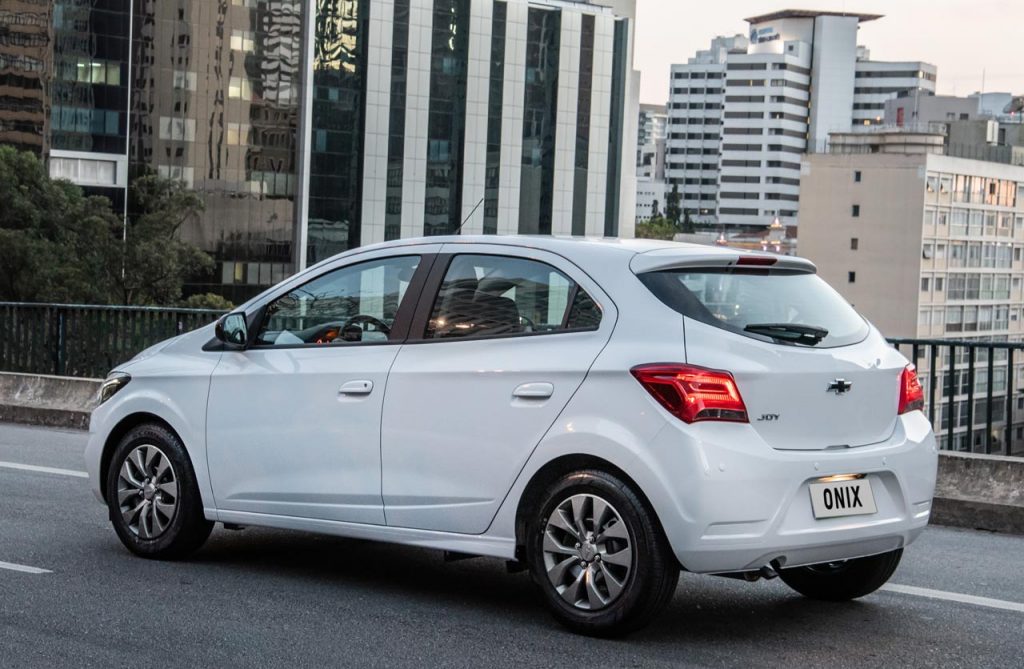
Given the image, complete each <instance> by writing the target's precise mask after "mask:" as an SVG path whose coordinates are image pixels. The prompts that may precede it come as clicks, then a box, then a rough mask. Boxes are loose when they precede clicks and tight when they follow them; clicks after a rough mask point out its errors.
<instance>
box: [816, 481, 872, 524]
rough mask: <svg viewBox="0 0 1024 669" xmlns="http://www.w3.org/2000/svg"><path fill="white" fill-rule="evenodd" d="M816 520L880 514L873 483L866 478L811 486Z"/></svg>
mask: <svg viewBox="0 0 1024 669" xmlns="http://www.w3.org/2000/svg"><path fill="white" fill-rule="evenodd" d="M811 507H813V509H814V517H815V518H837V517H839V516H860V515H867V514H871V513H878V508H877V507H876V506H875V497H874V495H872V494H871V482H870V481H868V480H867V479H866V478H859V479H852V480H848V481H828V482H824V483H812V484H811Z"/></svg>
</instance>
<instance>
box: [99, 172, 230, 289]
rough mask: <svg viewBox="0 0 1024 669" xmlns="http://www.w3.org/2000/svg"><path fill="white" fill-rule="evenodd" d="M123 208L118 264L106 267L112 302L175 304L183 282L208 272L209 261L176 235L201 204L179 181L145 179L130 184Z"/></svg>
mask: <svg viewBox="0 0 1024 669" xmlns="http://www.w3.org/2000/svg"><path fill="white" fill-rule="evenodd" d="M128 209H129V211H130V212H132V214H131V216H130V218H129V221H128V228H127V230H126V231H125V241H124V244H123V246H124V255H123V258H124V262H123V265H121V264H119V265H116V266H109V267H108V268H107V269H108V273H107V276H108V278H109V280H110V281H111V282H112V283H113V285H114V287H115V294H116V296H117V299H118V301H120V302H121V303H122V304H176V303H177V302H178V301H179V300H181V288H182V284H184V282H185V279H186V278H188V277H193V276H200V275H203V274H206V273H209V272H210V270H212V269H213V259H212V258H210V256H209V255H208V254H206V253H204V252H203V251H202V250H200V249H199V248H198V247H196V246H195V245H193V244H190V243H188V242H184V241H182V240H181V238H180V236H179V234H178V233H179V231H180V230H181V227H182V226H183V225H185V224H186V223H188V222H190V221H193V220H195V219H196V218H197V217H198V216H199V214H200V213H201V212H202V211H203V201H202V200H201V199H200V198H199V196H198V195H197V194H196V193H195V192H194V191H192V190H189V189H188V188H186V187H185V185H184V184H183V183H182V182H180V181H176V180H172V179H166V178H163V177H159V176H156V175H147V176H143V177H139V178H137V179H136V180H135V181H133V182H132V184H131V188H130V192H129V205H128ZM122 267H123V271H122Z"/></svg>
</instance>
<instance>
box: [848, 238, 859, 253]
mask: <svg viewBox="0 0 1024 669" xmlns="http://www.w3.org/2000/svg"><path fill="white" fill-rule="evenodd" d="M859 245H860V240H859V239H857V238H856V237H852V238H851V239H850V250H851V251H856V250H857V247H858V246H859Z"/></svg>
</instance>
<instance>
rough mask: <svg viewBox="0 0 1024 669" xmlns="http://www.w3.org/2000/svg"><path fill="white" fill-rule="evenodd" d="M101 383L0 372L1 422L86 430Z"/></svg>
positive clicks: (61, 377) (90, 380)
mask: <svg viewBox="0 0 1024 669" xmlns="http://www.w3.org/2000/svg"><path fill="white" fill-rule="evenodd" d="M101 383H102V380H100V379H77V378H71V377H67V376H45V375H42V374H11V373H7V372H0V421H7V422H11V423H27V424H30V425H45V426H48V427H69V428H74V429H79V430H85V429H88V428H89V413H90V412H91V411H92V409H93V407H95V406H96V401H97V399H98V396H99V389H100V384H101Z"/></svg>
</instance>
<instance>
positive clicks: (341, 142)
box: [306, 0, 370, 264]
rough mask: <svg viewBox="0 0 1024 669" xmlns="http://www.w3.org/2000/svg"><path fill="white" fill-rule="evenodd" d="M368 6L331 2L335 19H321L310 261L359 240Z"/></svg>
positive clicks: (361, 0) (358, 1)
mask: <svg viewBox="0 0 1024 669" xmlns="http://www.w3.org/2000/svg"><path fill="white" fill-rule="evenodd" d="M310 4H313V3H310ZM369 4H370V3H369V1H368V0H338V2H334V3H330V7H331V10H330V11H331V14H330V16H331V17H332V18H331V19H330V20H324V21H317V22H316V35H315V44H317V48H316V49H313V82H312V88H313V90H312V94H313V105H312V124H311V125H312V135H313V145H312V147H311V156H310V159H311V160H310V179H309V224H308V225H309V233H308V235H309V236H308V247H307V251H306V258H307V262H308V263H309V264H313V263H315V262H319V261H320V260H323V259H324V258H327V257H330V256H332V255H335V254H337V253H341V252H342V251H347V250H348V249H350V248H354V247H356V246H359V244H360V232H361V230H360V228H361V226H360V225H359V222H360V221H361V218H362V200H363V188H362V186H363V135H362V130H361V129H362V128H363V127H364V114H365V112H366V61H367V51H368V47H367V41H368V39H369ZM316 5H317V6H318V7H319V6H324V7H327V5H324V3H316Z"/></svg>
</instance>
